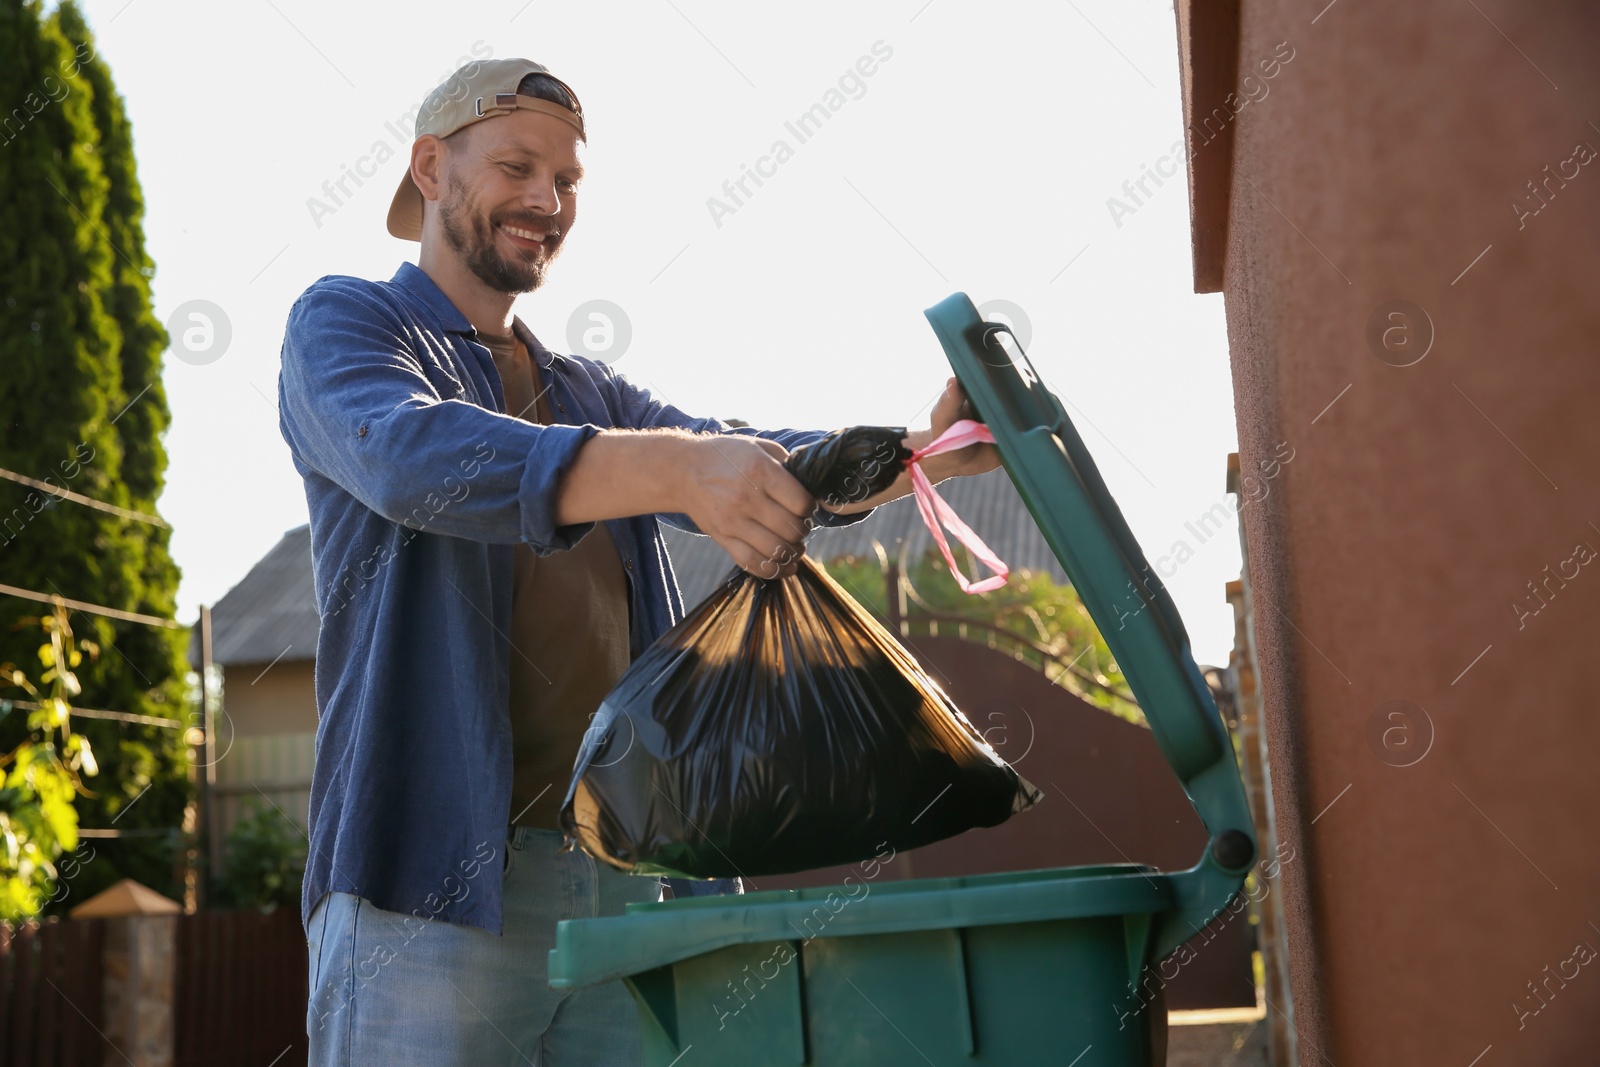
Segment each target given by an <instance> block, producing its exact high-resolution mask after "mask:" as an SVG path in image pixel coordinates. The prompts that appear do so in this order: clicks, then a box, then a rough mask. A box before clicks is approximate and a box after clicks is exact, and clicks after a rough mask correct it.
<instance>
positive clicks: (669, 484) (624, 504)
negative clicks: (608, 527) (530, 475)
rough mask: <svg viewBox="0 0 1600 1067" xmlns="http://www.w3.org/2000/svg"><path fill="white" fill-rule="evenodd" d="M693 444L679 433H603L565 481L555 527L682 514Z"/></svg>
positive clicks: (581, 451) (576, 461)
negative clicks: (665, 514)
mask: <svg viewBox="0 0 1600 1067" xmlns="http://www.w3.org/2000/svg"><path fill="white" fill-rule="evenodd" d="M693 440H694V437H693V435H691V434H687V433H684V432H682V431H680V430H601V431H600V432H599V433H597V434H595V435H594V436H593V437H591V438H589V440H587V441H585V442H584V445H583V447H582V448H580V449H579V450H578V455H577V458H576V459H574V460H573V462H572V466H570V467H568V468H567V472H566V474H565V475H563V476H562V479H561V484H560V487H559V489H558V492H557V497H556V522H557V523H558V524H559V525H562V526H569V525H572V524H574V523H581V522H600V521H602V520H604V519H622V518H627V517H629V516H632V515H653V514H656V513H658V512H671V511H682V510H683V506H684V501H683V497H684V492H683V478H684V472H685V469H686V467H687V465H688V451H689V446H690V444H691V443H692V442H693Z"/></svg>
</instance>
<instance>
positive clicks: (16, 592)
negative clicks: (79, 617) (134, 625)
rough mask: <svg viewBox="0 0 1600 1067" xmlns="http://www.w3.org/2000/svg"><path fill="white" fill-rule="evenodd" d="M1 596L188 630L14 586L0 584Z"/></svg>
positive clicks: (155, 618)
mask: <svg viewBox="0 0 1600 1067" xmlns="http://www.w3.org/2000/svg"><path fill="white" fill-rule="evenodd" d="M0 594H4V595H6V596H14V597H21V598H22V599H23V600H37V601H38V602H39V603H41V604H64V605H66V606H67V607H69V608H72V609H73V610H74V611H87V612H89V613H90V614H91V615H104V616H105V617H106V618H108V619H121V620H122V621H124V622H142V623H144V624H145V625H146V626H165V627H166V628H168V629H169V630H184V629H187V628H188V627H187V626H186V625H185V624H184V623H181V622H179V621H177V620H176V619H163V618H161V617H160V616H158V615H140V614H139V613H138V612H136V611H123V610H121V609H120V608H108V607H105V606H103V605H100V604H90V603H87V602H85V601H82V600H72V599H70V598H68V597H64V596H61V595H59V594H57V593H39V592H35V591H34V590H32V589H19V588H17V587H16V586H14V585H5V584H0Z"/></svg>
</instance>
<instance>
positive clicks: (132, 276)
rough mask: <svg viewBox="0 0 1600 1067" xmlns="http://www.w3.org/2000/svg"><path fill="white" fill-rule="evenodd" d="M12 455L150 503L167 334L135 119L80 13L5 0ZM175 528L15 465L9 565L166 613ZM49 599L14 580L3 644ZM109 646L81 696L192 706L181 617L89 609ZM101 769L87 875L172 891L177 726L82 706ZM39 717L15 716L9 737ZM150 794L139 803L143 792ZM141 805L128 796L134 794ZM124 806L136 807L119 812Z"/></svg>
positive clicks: (23, 656) (86, 887)
mask: <svg viewBox="0 0 1600 1067" xmlns="http://www.w3.org/2000/svg"><path fill="white" fill-rule="evenodd" d="M0 99H4V100H6V101H7V102H8V105H10V104H13V103H15V105H16V106H13V107H11V110H10V112H9V114H8V115H7V116H4V117H0V188H4V189H5V190H6V196H5V197H4V198H3V199H0V366H3V367H4V369H5V373H4V376H3V378H0V467H3V468H5V469H6V470H9V471H15V472H18V473H20V474H22V475H25V476H27V477H29V478H32V479H35V480H38V481H43V482H47V483H50V484H52V485H54V486H55V487H57V488H58V489H64V490H68V491H71V492H74V493H79V494H82V495H84V496H87V497H89V498H91V499H94V500H97V501H101V502H104V503H106V504H111V505H115V506H117V507H120V508H127V509H132V510H135V511H140V512H145V513H152V514H153V513H154V509H155V500H156V497H157V496H158V495H159V493H160V489H161V485H162V479H163V471H164V467H165V454H164V451H163V449H162V446H161V442H160V434H161V432H162V431H163V430H164V428H165V426H166V423H167V418H168V416H167V411H166V403H165V397H164V394H163V393H162V391H161V389H160V382H159V372H160V356H161V351H162V349H163V348H164V346H165V336H164V334H163V333H162V331H161V327H160V324H159V323H157V322H156V321H155V319H154V317H153V314H152V312H151V311H150V306H149V290H148V284H149V281H148V280H149V275H150V273H151V269H150V266H149V259H148V257H147V255H146V254H145V252H144V247H143V239H142V236H141V234H140V230H141V227H142V214H143V207H142V194H141V193H140V191H139V187H138V183H137V178H136V176H135V174H134V164H133V156H132V142H131V135H130V133H129V131H128V125H127V117H126V114H125V112H124V109H123V107H122V102H121V100H120V99H119V98H118V97H117V95H116V92H115V89H114V88H113V87H112V84H111V79H110V74H109V71H108V70H107V69H106V68H105V64H104V63H103V61H101V60H100V59H99V58H98V57H97V55H96V53H95V49H94V44H93V41H92V39H91V38H90V35H89V33H88V29H87V26H86V25H85V24H84V21H83V18H82V15H81V13H79V11H78V10H77V8H76V7H75V6H73V5H72V4H70V3H69V4H64V5H63V6H62V8H60V9H59V10H58V11H57V12H56V13H55V14H54V15H52V16H51V17H49V18H45V17H44V16H43V15H42V13H41V8H40V4H39V0H0ZM167 536H168V531H167V530H166V529H165V528H163V527H161V526H156V525H151V524H148V523H144V522H141V521H138V520H135V519H130V518H126V517H123V516H120V515H116V514H112V513H108V512H106V511H103V510H98V509H95V508H91V507H88V506H85V505H82V504H79V503H75V502H71V501H67V500H63V499H61V498H60V497H58V496H56V495H53V494H51V493H48V492H44V491H41V490H38V489H35V488H33V487H31V486H26V485H21V484H17V483H16V482H13V481H0V581H3V582H6V583H9V584H12V585H18V586H22V587H24V588H29V589H36V590H40V591H43V592H46V593H56V594H59V595H61V596H65V597H70V598H74V599H79V600H85V601H89V602H91V603H98V604H104V605H108V606H111V607H115V608H121V609H123V610H127V611H133V612H140V613H144V614H151V615H159V616H163V617H168V618H170V617H171V616H172V614H173V611H174V610H175V606H176V605H175V594H176V586H177V570H176V568H175V567H174V566H173V564H172V561H171V558H170V555H169V553H168V549H167V540H166V539H167ZM34 609H35V608H34V605H30V604H29V603H28V602H26V601H21V600H17V599H14V598H10V597H4V598H0V661H11V662H26V661H27V660H28V658H29V654H30V653H31V651H32V649H31V648H30V647H29V646H28V643H27V640H26V638H24V637H23V636H21V635H20V634H19V633H16V632H14V631H12V630H11V629H10V628H9V626H8V625H7V624H9V623H10V622H12V621H14V620H16V619H18V618H20V617H23V616H24V615H25V614H26V613H27V612H28V611H30V610H34ZM73 622H74V624H75V625H76V626H78V627H79V628H80V629H81V630H83V631H84V632H85V633H87V634H89V635H92V638H93V641H94V643H95V644H97V645H98V646H99V647H100V648H102V649H104V650H108V651H107V653H106V654H104V655H102V656H100V657H99V659H98V660H97V661H95V662H93V663H90V664H85V665H84V668H83V669H82V670H81V671H80V672H79V681H80V683H81V686H82V700H81V704H82V706H83V707H91V708H92V707H99V708H112V709H115V710H118V711H125V712H132V713H134V714H140V715H152V716H159V717H162V718H172V719H181V718H183V714H182V708H183V681H184V674H185V664H184V663H183V659H182V655H183V648H182V636H181V634H179V633H177V632H176V631H172V630H163V629H159V628H152V627H147V626H145V625H143V624H140V623H134V622H113V621H111V620H109V619H106V618H103V617H98V616H88V615H84V614H74V616H73ZM79 722H80V727H79V729H80V730H81V731H82V734H83V735H84V736H85V737H87V738H88V739H89V741H90V742H91V745H92V748H93V751H94V752H95V754H96V755H97V757H98V758H99V761H100V764H101V768H102V772H103V773H102V775H101V778H100V785H99V788H97V789H96V790H95V791H94V793H93V794H92V795H84V794H81V793H80V794H79V795H78V796H77V798H76V800H75V804H76V806H77V809H78V814H79V817H80V818H81V820H82V822H83V825H85V826H92V827H106V826H109V825H110V824H111V820H112V819H113V818H115V819H117V826H116V828H117V829H119V830H122V831H125V832H126V831H133V832H134V835H135V836H129V837H127V838H123V839H120V840H108V841H106V842H104V847H102V848H101V849H100V850H99V853H98V855H97V857H96V858H95V859H94V860H93V862H90V863H87V864H85V865H84V866H83V869H82V871H81V872H80V874H79V876H78V877H77V878H75V879H74V888H75V894H77V893H93V892H95V891H97V890H98V889H100V888H103V887H105V886H108V885H110V884H112V883H113V882H115V881H117V880H118V879H120V878H122V877H133V878H136V879H138V880H139V881H141V882H144V883H146V884H147V885H150V886H152V887H154V888H156V889H158V890H162V891H165V892H168V893H170V894H173V895H176V893H177V881H176V878H175V871H174V865H173V862H172V861H173V852H172V840H171V837H170V835H166V836H159V835H158V836H154V837H151V836H138V835H140V834H141V832H142V833H153V832H157V831H160V830H164V829H175V828H176V827H178V826H179V825H180V824H181V822H182V819H183V812H184V808H185V805H186V804H187V801H188V784H187V759H186V753H185V750H184V748H183V743H182V737H181V732H180V731H177V730H168V729H163V728H160V727H153V726H147V725H138V724H133V723H123V722H108V721H104V720H87V719H80V720H79ZM26 731H27V728H26V724H25V723H23V722H22V721H21V720H20V719H18V718H17V717H16V716H11V717H9V718H7V719H6V720H0V750H5V749H8V748H10V747H12V746H14V745H16V744H18V743H19V742H20V741H21V740H22V739H23V737H24V736H25V734H26ZM135 802H137V803H135ZM130 805H132V806H131V807H130ZM124 813H125V814H126V817H123V816H124Z"/></svg>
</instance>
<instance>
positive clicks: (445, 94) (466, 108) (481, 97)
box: [389, 59, 588, 241]
mask: <svg viewBox="0 0 1600 1067" xmlns="http://www.w3.org/2000/svg"><path fill="white" fill-rule="evenodd" d="M529 74H548V75H550V77H551V78H552V79H554V80H555V81H556V82H557V83H558V84H560V86H561V87H562V88H563V89H566V91H567V93H568V94H569V95H570V96H571V97H572V99H573V102H574V103H577V101H578V94H577V93H574V92H573V91H572V87H571V86H569V85H567V83H566V82H564V81H562V80H561V79H560V78H557V77H556V76H555V75H554V74H550V71H549V70H548V69H547V68H546V67H545V66H544V65H543V64H541V63H535V62H533V60H531V59H487V60H480V61H477V62H473V63H468V64H467V65H466V66H464V67H462V68H461V69H460V70H458V71H456V72H455V73H454V74H452V75H450V77H448V78H446V79H445V80H444V84H442V85H440V86H439V87H438V88H436V89H434V90H433V92H431V93H429V94H428V98H427V99H426V100H424V101H423V102H422V108H421V109H420V110H419V111H418V112H417V129H416V136H417V137H421V136H422V135H423V134H425V133H429V134H433V135H434V136H435V137H448V136H450V135H451V134H452V133H455V132H456V131H457V130H459V129H461V128H462V127H464V126H470V125H472V123H474V122H482V121H484V120H485V119H492V118H498V117H499V116H501V115H509V114H511V113H512V112H513V111H516V110H518V109H521V110H523V111H537V112H539V113H540V114H543V115H551V116H553V117H555V118H558V119H561V120H562V121H563V122H566V123H568V124H570V125H571V126H573V127H574V128H575V129H576V130H577V131H578V137H579V138H580V139H582V140H584V141H585V142H586V143H587V141H588V138H587V137H586V136H585V134H584V129H583V105H582V104H581V103H579V104H578V109H577V111H572V110H570V109H568V108H565V107H562V106H561V105H560V104H555V103H551V102H550V101H548V100H539V99H535V98H534V97H531V96H521V95H519V94H518V93H517V86H518V85H519V84H521V82H522V79H523V78H525V77H527V76H528V75H529ZM406 158H407V165H406V172H405V175H404V176H403V177H401V179H400V188H399V189H396V190H395V194H394V201H393V203H391V204H390V205H389V232H390V233H392V234H393V235H394V236H396V237H398V238H400V239H401V240H404V241H420V240H422V190H420V189H418V188H417V185H416V183H415V182H413V181H412V180H411V166H410V162H409V161H410V155H409V153H408V154H407V157H406Z"/></svg>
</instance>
